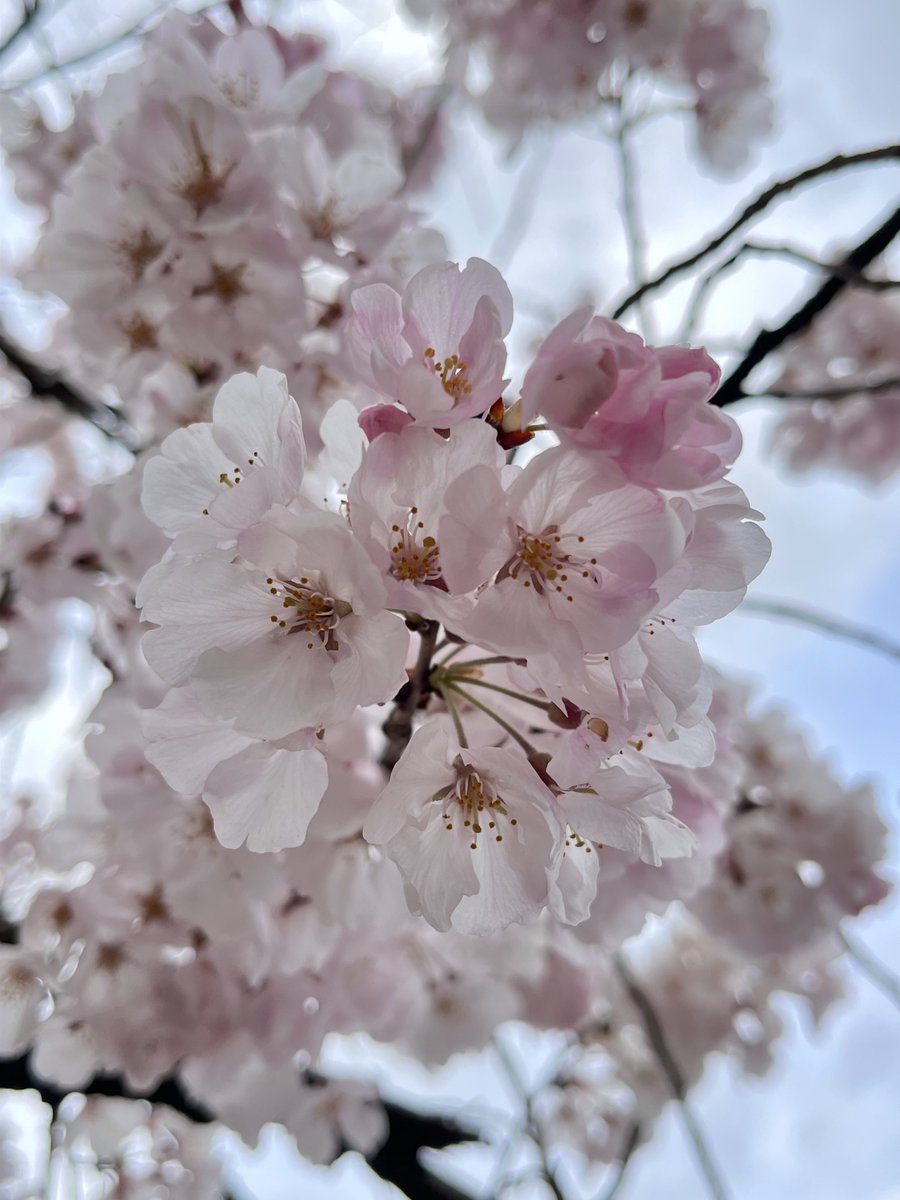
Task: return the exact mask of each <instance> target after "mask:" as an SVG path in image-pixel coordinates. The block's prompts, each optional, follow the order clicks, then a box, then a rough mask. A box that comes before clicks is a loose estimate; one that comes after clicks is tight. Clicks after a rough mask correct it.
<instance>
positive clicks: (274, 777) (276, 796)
mask: <svg viewBox="0 0 900 1200" xmlns="http://www.w3.org/2000/svg"><path fill="white" fill-rule="evenodd" d="M327 786H328V765H327V763H326V761H325V757H324V755H323V754H322V753H321V752H320V751H319V750H318V749H317V748H316V746H315V744H314V738H313V735H312V734H310V744H309V745H308V746H307V747H306V748H304V749H296V750H286V749H276V748H274V747H272V746H270V745H266V744H263V743H255V744H253V745H251V746H248V747H247V748H246V749H245V750H243V751H242V752H241V753H240V754H238V755H237V757H235V758H232V759H230V760H229V761H228V762H225V763H222V764H221V766H219V767H217V768H216V769H215V770H214V771H213V772H212V774H211V775H210V777H209V780H208V781H207V785H206V788H205V789H204V792H203V799H204V801H205V802H206V804H207V805H208V806H209V809H210V812H211V813H212V816H213V824H214V826H215V831H216V837H217V838H218V839H219V841H220V842H221V843H222V845H223V846H227V847H229V848H231V849H234V848H236V847H238V846H240V845H242V844H243V843H244V842H245V841H246V843H247V849H248V850H254V851H257V852H260V853H271V852H275V851H278V850H284V849H287V848H288V847H290V846H300V845H302V844H303V842H304V840H305V838H306V831H307V829H308V827H309V823H310V821H311V820H312V818H313V817H314V816H315V814H316V811H317V810H318V807H319V803H320V801H321V799H322V796H323V795H324V794H325V789H326V787H327Z"/></svg>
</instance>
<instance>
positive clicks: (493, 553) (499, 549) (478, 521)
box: [438, 466, 515, 595]
mask: <svg viewBox="0 0 900 1200" xmlns="http://www.w3.org/2000/svg"><path fill="white" fill-rule="evenodd" d="M444 504H445V506H446V512H445V513H444V515H443V516H442V517H441V520H440V523H439V526H438V545H439V546H440V548H441V566H442V568H443V575H444V580H445V582H446V584H447V586H448V588H449V589H450V591H451V592H452V593H454V594H457V595H459V594H462V593H465V592H471V591H473V590H474V589H475V588H477V587H479V586H480V585H481V584H482V583H484V582H485V580H487V579H490V578H491V576H492V575H494V574H495V573H496V572H497V571H499V569H500V568H501V567H502V566H503V564H504V562H505V561H506V560H507V559H508V558H509V556H510V554H511V553H512V550H513V547H514V545H515V539H514V530H513V528H512V526H511V524H510V521H509V516H508V513H509V503H508V499H507V496H506V493H505V491H504V490H503V487H502V485H501V483H500V477H499V474H498V472H497V471H496V469H494V468H492V467H488V466H476V467H472V468H471V470H468V471H465V472H464V473H463V474H462V475H460V476H458V478H457V479H455V480H454V481H453V482H452V483H451V484H450V485H449V487H448V488H447V490H446V492H445V495H444Z"/></svg>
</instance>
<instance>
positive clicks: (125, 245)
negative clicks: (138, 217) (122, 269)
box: [116, 225, 164, 283]
mask: <svg viewBox="0 0 900 1200" xmlns="http://www.w3.org/2000/svg"><path fill="white" fill-rule="evenodd" d="M116 249H117V250H118V251H119V253H120V254H121V255H122V257H123V258H124V259H125V261H126V263H127V265H128V268H129V270H130V271H131V277H132V279H133V280H134V282H135V283H137V281H138V280H139V279H140V278H141V277H142V276H143V274H144V271H146V269H147V267H149V266H150V264H151V263H152V262H153V261H154V260H155V259H157V258H158V257H159V256H160V254H162V252H163V249H164V246H163V243H162V242H158V241H157V240H156V238H155V237H154V236H153V234H152V233H151V232H150V230H149V229H148V228H147V226H146V225H144V226H142V227H141V229H140V231H139V232H138V233H134V234H132V235H131V237H123V238H121V239H120V240H119V241H118V242H117V243H116Z"/></svg>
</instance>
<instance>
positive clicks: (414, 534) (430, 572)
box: [391, 505, 441, 583]
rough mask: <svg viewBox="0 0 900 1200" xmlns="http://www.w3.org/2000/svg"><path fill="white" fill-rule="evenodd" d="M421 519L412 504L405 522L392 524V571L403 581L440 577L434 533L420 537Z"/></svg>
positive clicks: (423, 524) (429, 580)
mask: <svg viewBox="0 0 900 1200" xmlns="http://www.w3.org/2000/svg"><path fill="white" fill-rule="evenodd" d="M424 528H425V523H424V521H420V520H419V510H418V508H416V506H415V505H413V507H412V508H411V509H410V510H409V517H408V518H407V522H406V526H405V528H404V526H402V525H396V524H395V525H392V526H391V533H392V534H393V535H394V537H393V539H392V541H391V574H392V575H393V576H394V578H395V579H399V580H401V581H402V582H404V583H429V582H431V581H433V580H435V579H440V577H441V564H440V559H439V556H438V544H437V542H436V541H435V540H434V538H433V537H430V536H427V537H422V541H421V542H420V541H419V538H420V537H421V536H422V530H423V529H424Z"/></svg>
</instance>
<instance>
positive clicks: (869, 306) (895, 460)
mask: <svg viewBox="0 0 900 1200" xmlns="http://www.w3.org/2000/svg"><path fill="white" fill-rule="evenodd" d="M773 386H774V387H776V388H777V389H778V390H779V391H784V392H787V393H789V394H790V393H792V392H796V393H799V395H800V396H807V397H811V399H810V400H809V401H808V402H804V401H803V400H802V399H794V400H791V401H790V407H789V408H788V411H787V412H786V413H785V414H784V415H783V416H782V417H781V418H780V419H779V421H778V424H777V426H776V428H775V430H774V433H773V438H772V441H773V446H774V449H775V451H776V453H777V454H778V455H779V456H780V457H781V458H783V459H784V460H785V461H786V462H787V463H788V465H789V466H790V467H791V468H792V469H793V470H795V471H807V470H809V469H810V468H812V467H836V468H838V469H840V470H843V471H849V472H851V473H852V474H853V475H855V476H857V477H858V478H859V479H862V480H867V481H870V482H873V483H876V484H880V483H884V482H885V481H886V480H887V479H889V478H890V477H891V476H892V475H893V474H894V473H895V472H896V471H897V469H898V468H900V304H898V302H897V299H896V296H895V295H893V294H892V293H891V292H890V291H880V290H872V289H868V288H864V287H859V288H848V289H847V291H846V293H845V294H844V295H843V296H842V297H840V298H839V299H838V300H836V301H835V302H834V303H833V304H831V305H829V307H828V308H827V309H826V310H825V312H823V313H822V314H821V316H819V317H818V318H817V319H816V321H815V322H814V323H813V325H812V326H811V327H810V329H808V330H807V331H806V332H805V333H804V334H803V335H802V337H800V338H797V339H795V341H794V342H793V343H792V344H791V351H790V354H789V355H785V357H784V365H783V369H782V371H781V374H780V375H779V377H778V379H777V381H776V383H775V384H774V385H773ZM857 387H858V389H859V390H858V391H855V390H854V389H855V388H857ZM819 390H821V399H815V396H816V393H817V391H819ZM834 391H838V392H839V395H836V396H832V395H830V393H832V392H834Z"/></svg>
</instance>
